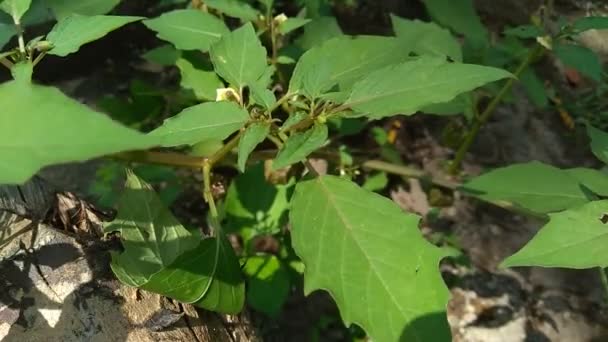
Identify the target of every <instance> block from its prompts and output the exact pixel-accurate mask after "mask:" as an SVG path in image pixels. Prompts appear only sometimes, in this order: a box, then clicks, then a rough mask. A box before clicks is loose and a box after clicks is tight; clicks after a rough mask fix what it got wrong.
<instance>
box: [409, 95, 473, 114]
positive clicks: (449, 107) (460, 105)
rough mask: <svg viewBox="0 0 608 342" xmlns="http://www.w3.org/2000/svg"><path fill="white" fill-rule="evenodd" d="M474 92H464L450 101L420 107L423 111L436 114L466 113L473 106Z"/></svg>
mask: <svg viewBox="0 0 608 342" xmlns="http://www.w3.org/2000/svg"><path fill="white" fill-rule="evenodd" d="M472 102H473V99H472V94H471V93H470V92H469V93H464V94H460V95H458V96H456V97H455V98H453V99H452V100H450V101H448V102H442V103H435V104H432V105H429V106H425V107H424V108H422V109H420V111H421V112H423V113H427V114H435V115H456V114H461V113H465V116H466V114H467V111H468V110H470V108H471V107H472V106H473V103H472Z"/></svg>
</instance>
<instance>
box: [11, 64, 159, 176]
mask: <svg viewBox="0 0 608 342" xmlns="http://www.w3.org/2000/svg"><path fill="white" fill-rule="evenodd" d="M19 70H21V71H19ZM13 71H15V72H14V74H15V76H17V77H21V78H20V79H18V80H15V81H10V82H6V83H3V84H1V85H0V108H2V115H0V159H1V160H2V165H1V166H0V184H13V183H23V182H25V181H26V180H27V179H28V178H29V177H30V176H32V175H33V174H34V173H35V172H36V171H38V170H39V169H40V168H42V167H44V166H47V165H51V164H57V163H65V162H75V161H84V160H87V159H91V158H95V157H99V156H102V155H106V154H112V153H116V152H121V151H127V150H137V149H146V148H149V147H152V146H154V145H155V142H154V141H152V140H151V139H149V138H148V137H146V136H145V135H143V134H141V133H139V132H137V131H133V130H131V129H128V128H126V127H124V126H121V125H120V124H118V123H116V122H114V121H112V120H111V119H110V118H108V117H107V116H105V115H103V114H100V113H97V112H95V111H93V110H91V109H90V108H89V107H87V106H85V105H83V104H81V103H79V102H77V101H75V100H72V99H70V98H69V97H67V96H65V95H64V94H63V93H61V92H60V91H59V90H57V89H56V88H52V87H44V86H39V85H34V84H32V83H30V82H29V80H28V75H30V76H31V71H32V67H31V64H22V65H17V66H16V67H14V68H13Z"/></svg>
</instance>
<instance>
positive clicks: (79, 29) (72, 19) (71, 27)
mask: <svg viewBox="0 0 608 342" xmlns="http://www.w3.org/2000/svg"><path fill="white" fill-rule="evenodd" d="M141 19H143V18H142V17H119V16H109V15H108V16H106V15H96V16H91V17H88V16H83V15H80V14H73V15H70V16H69V17H66V18H65V19H63V20H61V21H59V22H58V23H57V24H56V25H55V26H54V27H53V29H52V30H51V32H50V33H49V34H48V36H47V38H46V39H47V40H48V41H50V42H51V43H53V45H54V47H53V49H52V50H51V51H49V54H51V55H56V56H62V57H63V56H67V55H69V54H70V53H73V52H76V51H78V49H80V47H81V46H82V45H84V44H86V43H90V42H92V41H94V40H97V39H99V38H101V37H103V36H105V35H106V34H108V33H109V32H110V31H113V30H116V29H117V28H119V27H121V26H124V25H126V24H128V23H132V22H134V21H138V20H141Z"/></svg>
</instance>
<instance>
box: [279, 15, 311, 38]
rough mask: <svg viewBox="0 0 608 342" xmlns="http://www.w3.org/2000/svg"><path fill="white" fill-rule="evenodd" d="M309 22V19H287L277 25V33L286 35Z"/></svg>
mask: <svg viewBox="0 0 608 342" xmlns="http://www.w3.org/2000/svg"><path fill="white" fill-rule="evenodd" d="M310 22H311V19H306V18H287V20H285V21H284V22H282V23H281V24H280V25H279V32H280V33H281V34H288V33H290V32H291V31H294V30H297V29H299V28H300V27H303V26H304V25H306V24H308V23H310Z"/></svg>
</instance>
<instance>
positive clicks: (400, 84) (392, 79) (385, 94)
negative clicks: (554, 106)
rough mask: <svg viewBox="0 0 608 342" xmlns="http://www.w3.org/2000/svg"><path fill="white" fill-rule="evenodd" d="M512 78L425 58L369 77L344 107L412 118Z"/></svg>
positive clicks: (499, 72) (376, 115) (488, 69)
mask: <svg viewBox="0 0 608 342" xmlns="http://www.w3.org/2000/svg"><path fill="white" fill-rule="evenodd" d="M510 76H511V74H510V73H508V72H507V71H504V70H501V69H496V68H491V67H486V66H481V65H473V64H461V63H449V62H447V61H445V60H444V59H441V58H435V57H424V56H423V57H420V58H418V59H416V60H414V61H410V62H405V63H401V64H398V65H393V66H389V67H386V68H384V69H381V70H378V71H376V72H373V73H371V74H369V75H368V76H367V77H365V78H364V79H362V80H361V81H359V82H358V83H356V84H355V85H354V87H353V91H352V93H351V94H350V97H349V98H348V100H347V101H346V103H345V104H344V105H345V106H349V107H350V108H352V109H353V110H354V111H355V112H358V113H361V114H365V115H367V116H369V117H370V118H372V119H379V118H382V117H385V116H391V115H395V114H404V115H409V114H413V113H415V112H417V111H418V110H421V109H422V108H424V107H426V106H429V105H432V104H436V103H443V102H448V101H450V100H452V99H453V98H455V97H456V96H457V95H459V94H461V93H464V92H467V91H470V90H473V89H475V88H477V87H480V86H482V85H484V84H486V83H489V82H493V81H497V80H499V79H502V78H506V77H510Z"/></svg>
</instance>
